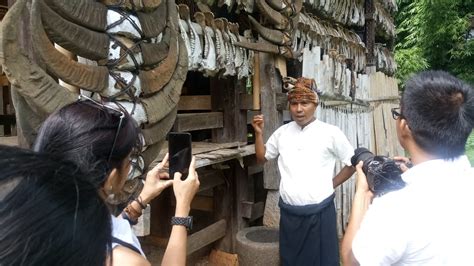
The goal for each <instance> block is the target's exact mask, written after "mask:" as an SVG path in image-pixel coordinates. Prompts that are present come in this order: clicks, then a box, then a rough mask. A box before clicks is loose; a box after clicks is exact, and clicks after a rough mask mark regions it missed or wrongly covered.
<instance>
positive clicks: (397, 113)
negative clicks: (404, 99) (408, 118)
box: [391, 107, 405, 120]
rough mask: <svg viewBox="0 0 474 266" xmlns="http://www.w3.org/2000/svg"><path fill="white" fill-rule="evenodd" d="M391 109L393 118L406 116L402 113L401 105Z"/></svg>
mask: <svg viewBox="0 0 474 266" xmlns="http://www.w3.org/2000/svg"><path fill="white" fill-rule="evenodd" d="M391 111H392V117H393V119H395V120H398V119H399V118H405V117H404V116H403V115H402V114H401V111H400V107H395V108H392V110H391Z"/></svg>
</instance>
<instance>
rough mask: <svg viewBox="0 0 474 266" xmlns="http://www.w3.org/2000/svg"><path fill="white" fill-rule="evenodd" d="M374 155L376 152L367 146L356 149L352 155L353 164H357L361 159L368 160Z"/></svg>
mask: <svg viewBox="0 0 474 266" xmlns="http://www.w3.org/2000/svg"><path fill="white" fill-rule="evenodd" d="M373 157H374V154H373V153H372V152H370V151H369V150H368V149H366V148H357V149H355V150H354V156H352V157H351V164H352V166H356V165H357V163H359V162H360V161H363V162H365V161H367V160H368V159H371V158H373Z"/></svg>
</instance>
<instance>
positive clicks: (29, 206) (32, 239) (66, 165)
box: [0, 146, 111, 265]
mask: <svg viewBox="0 0 474 266" xmlns="http://www.w3.org/2000/svg"><path fill="white" fill-rule="evenodd" d="M0 169H1V171H0V264H2V265H104V264H105V262H106V260H107V256H108V253H109V252H110V250H111V217H110V213H109V211H108V208H107V206H106V205H105V203H104V201H103V200H102V198H101V197H100V195H99V192H98V190H97V188H96V187H95V186H94V185H93V184H91V183H90V182H89V181H88V179H89V178H88V177H86V174H84V173H82V172H81V171H80V169H79V168H78V167H77V166H76V165H74V164H72V163H70V162H64V161H61V160H60V159H59V158H56V157H52V156H50V155H46V154H37V153H35V152H33V151H28V150H22V149H20V148H14V147H6V146H0Z"/></svg>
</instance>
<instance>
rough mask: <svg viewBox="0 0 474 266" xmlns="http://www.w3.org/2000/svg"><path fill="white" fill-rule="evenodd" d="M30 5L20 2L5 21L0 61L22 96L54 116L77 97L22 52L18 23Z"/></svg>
mask: <svg viewBox="0 0 474 266" xmlns="http://www.w3.org/2000/svg"><path fill="white" fill-rule="evenodd" d="M26 2H28V0H19V1H16V2H15V4H14V5H13V6H12V7H11V8H10V9H9V11H8V13H7V14H6V15H5V17H4V18H3V21H2V33H1V35H2V38H1V52H0V59H1V63H2V65H3V70H4V72H5V74H6V75H7V77H8V79H9V81H10V82H11V84H12V86H14V87H15V89H16V90H17V91H18V93H19V94H21V95H22V96H23V97H25V98H27V99H28V101H29V102H31V103H33V104H34V105H35V106H36V107H37V108H38V109H39V110H40V111H43V112H45V113H47V114H50V113H52V112H54V111H55V110H57V109H59V108H61V107H63V106H65V105H67V104H69V103H71V102H73V101H75V100H76V99H77V97H76V96H75V95H74V94H72V93H70V92H69V91H68V90H66V89H64V88H63V87H61V86H60V85H59V84H58V83H57V82H56V81H55V80H54V79H53V78H52V77H51V76H49V75H48V74H46V72H45V71H44V70H43V69H42V68H40V67H39V66H38V65H37V64H35V63H32V62H31V61H30V60H29V58H28V57H27V56H26V55H25V53H24V52H23V51H22V50H21V49H19V47H20V45H19V43H18V40H19V39H20V36H19V33H18V28H19V27H18V21H20V20H21V19H22V14H23V12H24V10H26Z"/></svg>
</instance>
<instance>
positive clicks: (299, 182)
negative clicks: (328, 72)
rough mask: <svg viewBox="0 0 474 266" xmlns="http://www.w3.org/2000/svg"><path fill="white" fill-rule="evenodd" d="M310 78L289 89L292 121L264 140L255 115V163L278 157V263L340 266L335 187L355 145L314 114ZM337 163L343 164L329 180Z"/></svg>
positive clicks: (348, 168)
mask: <svg viewBox="0 0 474 266" xmlns="http://www.w3.org/2000/svg"><path fill="white" fill-rule="evenodd" d="M314 88H315V84H314V80H312V79H311V80H308V79H304V78H300V79H298V82H297V83H296V84H295V88H294V89H292V90H291V91H290V92H289V93H288V101H289V103H290V113H291V116H292V118H293V122H290V123H288V124H285V125H283V126H281V127H280V128H278V129H277V130H276V131H275V132H274V133H273V134H272V135H271V136H270V138H269V139H268V141H267V143H266V144H265V145H264V144H263V136H262V132H263V127H264V123H263V116H262V115H257V116H255V117H254V119H253V122H252V125H253V127H254V129H255V153H256V157H257V161H258V162H259V163H264V162H266V161H267V160H271V159H276V158H278V168H279V170H280V175H281V181H280V196H281V197H280V202H279V206H280V211H281V214H280V255H281V261H282V265H323V266H326V265H329V266H330V265H339V245H338V238H337V228H336V212H335V207H334V188H335V187H336V186H338V185H339V184H341V183H343V182H344V181H346V180H347V179H348V178H349V177H350V176H351V175H352V174H353V173H354V168H353V167H352V166H351V163H350V158H351V156H352V155H353V154H354V149H353V148H352V146H351V144H350V143H349V141H348V140H347V138H346V136H344V134H343V133H342V131H341V130H340V129H339V128H337V127H336V126H333V125H329V124H326V123H324V122H321V121H319V120H317V119H316V118H315V116H314V113H315V111H316V107H317V105H318V96H317V94H316V93H315V91H314ZM336 161H341V162H343V163H344V164H345V165H346V166H345V167H344V168H343V169H342V170H341V172H340V173H339V174H338V175H336V176H335V177H334V178H333V176H334V167H335V163H336Z"/></svg>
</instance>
